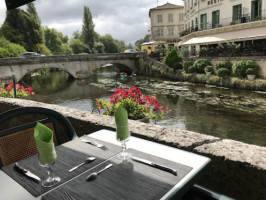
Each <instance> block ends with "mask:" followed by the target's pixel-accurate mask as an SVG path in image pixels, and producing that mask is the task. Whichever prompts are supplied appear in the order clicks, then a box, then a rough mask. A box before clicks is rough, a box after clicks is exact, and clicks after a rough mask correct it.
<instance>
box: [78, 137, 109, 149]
mask: <svg viewBox="0 0 266 200" xmlns="http://www.w3.org/2000/svg"><path fill="white" fill-rule="evenodd" d="M81 141H82V142H85V143H88V144H91V145H93V146H96V147H98V148H100V149H102V150H105V151H106V150H107V148H106V146H105V145H103V144H100V143H98V142H96V141H90V140H86V139H82V140H81Z"/></svg>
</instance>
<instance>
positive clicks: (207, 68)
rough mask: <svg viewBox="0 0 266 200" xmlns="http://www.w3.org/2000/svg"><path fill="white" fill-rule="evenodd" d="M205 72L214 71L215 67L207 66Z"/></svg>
mask: <svg viewBox="0 0 266 200" xmlns="http://www.w3.org/2000/svg"><path fill="white" fill-rule="evenodd" d="M204 70H205V72H213V67H212V66H207V67H205V69H204Z"/></svg>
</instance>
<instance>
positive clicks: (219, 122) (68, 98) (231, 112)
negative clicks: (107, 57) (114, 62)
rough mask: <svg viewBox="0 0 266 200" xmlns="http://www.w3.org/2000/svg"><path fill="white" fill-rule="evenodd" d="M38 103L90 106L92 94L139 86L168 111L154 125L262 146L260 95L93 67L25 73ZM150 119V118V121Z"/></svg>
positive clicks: (265, 111)
mask: <svg viewBox="0 0 266 200" xmlns="http://www.w3.org/2000/svg"><path fill="white" fill-rule="evenodd" d="M21 82H22V84H24V85H26V86H27V85H30V86H32V88H33V89H34V92H35V95H34V96H31V97H30V99H32V100H35V101H40V102H44V103H53V104H58V105H61V106H66V107H71V108H76V109H80V110H87V111H92V109H93V108H95V107H96V104H95V102H96V99H98V98H105V99H108V98H109V96H110V95H111V94H112V93H113V91H114V90H115V89H116V88H120V89H121V88H129V87H131V86H133V85H135V86H137V87H139V88H140V89H141V91H142V93H143V94H144V95H153V96H155V97H156V98H157V99H158V101H159V103H160V104H161V105H162V106H164V107H165V108H166V109H167V110H168V113H167V115H166V116H165V118H164V119H163V120H160V121H157V122H156V124H158V125H162V126H166V127H172V128H177V129H182V130H190V131H195V132H198V133H203V134H207V135H213V136H217V137H220V138H228V139H233V140H238V141H242V142H245V143H249V144H256V145H260V146H266V94H264V93H257V92H250V91H241V90H232V89H227V88H216V87H213V86H209V85H195V84H190V83H181V82H174V81H169V80H163V79H155V78H150V77H143V76H137V77H136V78H129V79H128V80H120V78H119V77H117V76H116V73H115V72H113V71H112V69H109V70H99V71H98V72H97V73H96V74H95V75H93V76H92V77H91V78H89V79H85V80H74V79H71V78H70V77H69V75H68V74H67V73H65V72H63V71H55V72H51V73H47V74H45V75H41V76H27V77H25V78H24V79H23V80H22V81H21ZM152 123H154V122H152Z"/></svg>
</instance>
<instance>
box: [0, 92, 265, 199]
mask: <svg viewBox="0 0 266 200" xmlns="http://www.w3.org/2000/svg"><path fill="white" fill-rule="evenodd" d="M25 106H40V107H45V108H49V109H53V110H56V111H58V112H60V113H62V114H63V115H65V116H66V117H68V119H69V120H70V121H71V123H72V124H73V126H74V128H75V130H76V132H77V134H78V135H79V136H81V135H83V134H90V133H92V132H94V131H97V130H100V129H103V128H104V129H109V130H115V120H114V118H113V117H110V116H104V115H99V114H92V113H90V112H88V111H81V110H76V109H72V108H66V107H63V106H58V105H54V104H45V103H40V102H35V101H29V100H21V99H10V98H2V97H0V112H4V111H6V110H9V109H11V108H15V107H25ZM129 126H130V129H131V131H132V134H133V135H134V136H137V137H141V138H144V139H147V140H151V141H155V142H158V143H162V144H165V145H169V146H172V147H175V148H180V149H183V150H186V151H190V152H193V153H197V154H200V155H204V156H207V157H210V158H211V159H212V163H211V167H210V168H209V170H208V171H207V172H206V174H205V175H204V176H203V177H202V179H201V180H200V182H199V184H202V185H203V186H206V187H208V188H210V189H212V190H214V191H216V192H218V193H222V194H225V195H227V196H230V197H233V198H235V199H241V200H245V199H247V200H250V199H252V200H255V199H262V198H264V197H265V196H266V190H265V188H266V148H265V147H260V146H256V145H249V144H245V143H242V142H238V141H233V140H227V139H221V138H218V137H213V136H209V135H204V134H200V133H195V132H192V131H186V130H178V129H173V128H166V127H162V126H159V125H153V124H145V123H142V122H137V121H133V120H129Z"/></svg>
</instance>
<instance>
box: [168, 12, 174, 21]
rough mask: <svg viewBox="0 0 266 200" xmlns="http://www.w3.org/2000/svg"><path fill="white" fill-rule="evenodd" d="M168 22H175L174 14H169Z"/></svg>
mask: <svg viewBox="0 0 266 200" xmlns="http://www.w3.org/2000/svg"><path fill="white" fill-rule="evenodd" d="M168 22H173V14H168Z"/></svg>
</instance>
